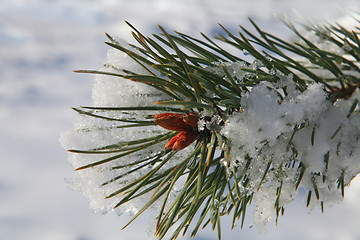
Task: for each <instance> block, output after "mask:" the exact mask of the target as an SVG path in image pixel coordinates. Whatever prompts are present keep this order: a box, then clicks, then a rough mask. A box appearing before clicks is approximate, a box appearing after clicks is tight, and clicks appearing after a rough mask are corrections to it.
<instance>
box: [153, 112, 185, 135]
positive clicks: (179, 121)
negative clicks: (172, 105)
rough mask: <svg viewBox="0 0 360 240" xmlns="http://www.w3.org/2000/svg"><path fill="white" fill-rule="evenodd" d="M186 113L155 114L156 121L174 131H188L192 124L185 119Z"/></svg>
mask: <svg viewBox="0 0 360 240" xmlns="http://www.w3.org/2000/svg"><path fill="white" fill-rule="evenodd" d="M183 117H184V114H181V113H159V114H155V115H153V118H154V119H155V123H156V124H157V125H159V126H161V127H163V128H165V129H168V130H173V131H186V130H189V129H190V126H189V125H188V124H187V123H185V122H184V121H183Z"/></svg>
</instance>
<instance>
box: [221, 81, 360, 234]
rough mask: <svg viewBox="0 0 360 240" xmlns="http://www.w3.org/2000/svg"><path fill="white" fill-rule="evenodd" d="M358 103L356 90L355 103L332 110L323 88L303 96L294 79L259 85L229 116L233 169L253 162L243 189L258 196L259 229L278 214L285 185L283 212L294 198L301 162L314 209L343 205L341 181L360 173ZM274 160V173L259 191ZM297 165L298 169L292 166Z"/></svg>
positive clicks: (318, 86) (227, 130)
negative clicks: (316, 207)
mask: <svg viewBox="0 0 360 240" xmlns="http://www.w3.org/2000/svg"><path fill="white" fill-rule="evenodd" d="M280 87H281V88H283V87H285V88H286V92H287V95H283V99H281V98H280V97H279V93H281V92H282V89H281V88H280ZM359 98H360V94H359V91H356V92H355V93H354V94H353V96H352V97H351V98H350V99H348V100H340V101H338V102H336V103H335V104H333V105H332V104H331V102H330V101H328V100H327V99H326V94H325V91H324V90H323V86H322V85H321V84H317V83H313V84H311V85H309V87H308V88H307V90H305V91H304V92H300V91H298V90H297V89H296V88H295V86H294V83H293V81H292V80H291V77H284V78H283V80H282V81H281V85H276V84H274V85H269V84H265V83H264V84H263V83H260V84H259V85H257V86H255V87H253V88H252V90H251V92H249V93H245V94H243V96H242V100H241V106H242V110H241V111H239V112H236V113H234V114H232V115H231V116H230V117H229V119H228V120H227V121H226V123H225V127H224V128H223V129H222V130H221V133H222V134H223V135H224V136H225V137H227V138H229V139H230V140H231V144H232V148H231V159H230V166H236V167H239V171H242V170H243V166H245V165H246V162H247V160H246V156H247V155H248V156H249V157H250V158H252V160H251V164H250V168H249V170H248V171H247V176H248V178H249V179H250V181H249V185H248V186H247V187H246V188H244V187H243V185H240V187H243V191H245V192H255V195H254V198H255V206H256V207H255V213H254V214H255V216H254V222H255V224H258V225H259V227H260V229H261V228H262V226H264V225H265V223H266V222H267V221H269V220H270V219H271V217H273V216H274V215H275V210H274V204H275V200H276V190H277V188H278V187H280V185H281V195H280V199H279V202H280V204H279V206H280V207H283V206H286V205H287V204H288V203H290V202H291V201H292V200H294V199H295V196H296V194H297V191H296V189H295V186H296V184H297V181H298V179H299V171H297V170H298V166H299V163H300V162H301V163H302V164H303V166H304V167H305V173H304V175H303V178H302V181H301V183H300V185H299V187H300V188H304V189H305V190H308V191H312V193H313V195H312V200H311V202H310V208H312V207H314V206H318V205H319V204H320V202H323V204H325V205H332V204H334V203H336V202H339V201H341V199H342V196H341V192H340V190H339V189H338V184H339V181H340V176H342V175H343V176H344V185H347V184H349V183H350V181H351V180H352V179H353V178H354V177H355V176H356V175H357V174H358V173H359V172H360V162H359V156H360V155H359V154H360V151H359V148H358V146H359V137H360V117H359V113H358V112H356V113H355V112H354V113H353V114H351V115H349V110H350V108H351V105H352V103H353V102H354V101H355V99H359ZM295 128H297V130H296V131H295V130H294V129H295ZM339 128H340V130H339ZM294 131H295V132H294ZM292 135H293V137H292ZM312 139H313V140H312ZM327 154H328V156H329V159H328V160H327V163H326V160H325V159H327V158H326V157H325V156H326V155H327ZM269 161H271V168H270V171H269V172H268V174H267V175H266V178H265V181H264V183H263V185H262V187H261V188H260V189H259V190H258V187H259V184H260V182H261V180H262V177H263V176H264V172H265V171H266V167H267V165H268V163H269ZM293 164H294V166H295V167H289V166H291V165H293ZM323 176H325V177H326V179H325V182H324V181H323ZM314 184H316V186H317V189H318V192H319V199H316V197H315V194H314V192H315V189H314V188H315V187H314Z"/></svg>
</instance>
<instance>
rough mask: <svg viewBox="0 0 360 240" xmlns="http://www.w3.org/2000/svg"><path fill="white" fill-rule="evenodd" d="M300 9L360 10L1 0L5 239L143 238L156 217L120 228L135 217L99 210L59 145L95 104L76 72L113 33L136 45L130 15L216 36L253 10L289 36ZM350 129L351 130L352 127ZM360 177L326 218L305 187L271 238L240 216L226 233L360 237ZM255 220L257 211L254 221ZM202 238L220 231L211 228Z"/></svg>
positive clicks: (279, 4)
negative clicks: (72, 185)
mask: <svg viewBox="0 0 360 240" xmlns="http://www.w3.org/2000/svg"><path fill="white" fill-rule="evenodd" d="M338 6H340V10H339V7H338ZM292 8H295V9H296V10H297V11H298V12H299V13H300V14H301V15H302V16H305V17H310V16H312V17H315V18H317V19H318V18H326V19H330V20H334V19H338V18H340V17H343V16H345V15H346V14H347V13H346V12H343V11H342V10H341V8H344V9H350V10H359V6H358V2H357V0H346V1H343V0H334V1H325V0H321V1H316V2H315V1H305V2H304V1H275V0H266V1H259V0H257V1H249V2H246V3H244V2H240V1H200V0H197V1H194V0H188V1H161V0H152V1H141V0H133V1H113V0H102V1H90V0H79V1H69V0H67V1H56V0H52V1H50V0H49V1H46V0H3V1H1V5H0V59H1V65H0V111H1V114H0V121H1V123H2V124H1V127H0V139H1V145H0V152H1V155H2V167H1V170H0V192H1V200H0V203H1V204H0V237H1V239H9V240H17V239H29V240H42V239H44V240H45V239H46V240H47V239H59V240H60V239H61V240H62V239H73V240H84V239H94V240H98V239H99V240H100V239H130V240H132V239H133V240H135V239H144V234H146V229H147V227H148V225H149V223H148V222H147V221H148V219H147V218H144V219H145V220H140V221H138V222H134V225H132V226H130V227H129V229H128V230H125V231H122V232H121V231H119V229H120V228H121V227H122V226H123V225H124V224H126V223H127V221H128V220H129V218H128V216H125V215H124V216H120V217H118V216H117V215H111V214H110V215H106V216H102V215H100V214H93V213H92V211H91V210H90V209H89V202H88V200H87V199H85V198H84V197H82V196H80V194H78V192H74V191H70V190H69V189H68V187H67V184H66V183H65V181H64V178H70V177H73V174H74V173H73V167H72V166H70V165H69V164H68V162H67V160H66V159H67V154H66V152H65V151H64V150H63V148H62V147H61V146H59V143H58V138H59V134H60V133H61V132H63V131H66V130H69V129H71V128H72V127H73V126H74V124H73V122H72V120H73V118H74V117H75V116H76V115H77V114H76V113H74V112H72V110H71V109H70V108H69V107H73V106H75V107H76V106H79V105H90V103H91V89H92V86H93V82H92V79H93V76H86V75H79V74H74V73H72V72H71V70H73V69H98V68H99V67H98V66H99V63H100V62H101V61H102V60H103V59H105V54H106V51H107V49H108V48H107V47H106V46H105V44H103V41H104V40H106V39H105V37H104V34H103V33H104V32H109V33H110V34H112V35H120V36H121V37H122V38H124V39H126V40H127V41H131V33H130V29H129V28H128V27H127V26H126V25H125V24H124V23H123V20H125V19H126V20H128V21H130V22H131V23H132V24H134V25H135V26H136V27H138V28H139V30H141V31H142V32H144V34H150V33H152V32H156V31H158V30H157V29H156V24H161V25H163V26H165V27H167V28H170V29H175V30H179V31H182V32H184V33H186V34H189V35H195V36H196V35H197V34H198V32H200V31H202V32H204V33H207V34H209V35H214V33H215V32H217V31H219V27H218V26H217V23H218V22H221V23H222V24H224V26H226V27H228V28H229V29H231V30H234V31H235V30H238V24H243V25H245V26H249V24H248V22H247V19H246V17H247V16H251V17H253V18H255V19H256V21H257V23H258V24H259V25H260V26H262V27H265V28H266V29H267V30H268V31H269V32H272V33H274V34H277V35H280V36H282V37H285V36H287V34H288V32H286V31H284V29H285V27H283V25H281V24H280V23H279V22H278V21H276V20H275V19H274V18H272V16H271V15H272V13H277V14H279V15H282V13H283V12H288V13H290V14H291V9H292ZM319 9H321V12H319ZM343 19H345V20H343ZM343 19H342V20H341V21H345V22H349V21H348V19H346V18H343ZM241 54H242V53H241ZM334 114H335V113H334ZM75 121H76V120H75ZM89 124H91V123H89ZM80 127H81V126H79V128H80ZM343 130H344V134H345V132H346V131H349V132H351V128H350V127H349V128H348V129H347V130H346V129H343ZM319 137H320V136H319ZM76 142H79V141H76ZM84 144H85V143H84ZM345 161H348V160H347V159H345ZM358 179H359V178H356V179H355V180H353V181H352V182H351V184H350V186H349V187H347V188H346V192H345V196H346V197H345V199H344V201H343V202H342V203H341V204H338V205H335V206H333V207H332V208H325V213H324V214H320V213H319V212H318V211H313V212H312V214H310V215H308V214H307V213H306V209H305V207H304V203H303V202H302V199H301V197H302V196H303V195H304V193H301V192H300V193H298V195H300V196H297V198H296V199H295V200H294V201H293V203H292V204H289V205H288V207H287V209H288V210H286V212H285V216H284V217H281V218H280V219H279V224H278V227H275V226H274V224H270V225H268V231H267V233H266V234H265V235H259V234H258V232H257V231H256V230H254V228H252V229H248V228H244V229H243V230H242V231H240V230H239V229H235V230H233V231H231V230H230V227H228V226H230V222H231V219H226V218H225V219H224V220H223V221H222V223H223V231H222V233H223V239H236V238H239V237H240V238H245V239H320V240H321V239H358V238H359V237H360V232H359V228H358V216H359V214H360V212H359V208H358V205H359V197H358V196H359V193H358V192H359V189H360V188H359V180H358ZM95 207H96V206H95ZM250 223H251V219H250V217H249V218H247V220H246V221H245V226H249V224H250ZM184 239H188V238H187V237H185V238H184ZM197 239H216V236H215V235H214V233H213V232H212V231H210V230H209V229H207V230H204V231H201V232H199V234H198V237H197Z"/></svg>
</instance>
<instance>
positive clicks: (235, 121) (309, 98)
mask: <svg viewBox="0 0 360 240" xmlns="http://www.w3.org/2000/svg"><path fill="white" fill-rule="evenodd" d="M119 41H120V42H121V40H119ZM121 43H122V45H123V46H126V43H125V42H121ZM132 50H133V51H134V49H132ZM221 64H225V63H219V65H221ZM225 66H226V67H227V68H228V69H231V70H232V72H234V73H235V74H237V77H238V79H241V78H242V77H244V74H246V73H244V72H241V71H239V70H238V69H239V68H243V67H245V65H244V63H242V62H236V63H232V64H225ZM258 67H261V63H258V62H254V63H253V64H252V65H251V66H250V68H252V69H256V68H258ZM122 69H126V70H129V71H132V72H136V73H139V74H147V72H146V71H145V70H144V69H143V68H142V67H141V66H139V65H138V64H137V63H136V62H134V61H133V60H132V59H131V58H130V57H128V56H127V55H126V54H125V53H122V52H121V51H118V50H115V49H111V50H109V52H108V55H107V59H106V61H105V63H104V66H103V68H102V69H100V70H101V71H111V72H115V73H123V72H122ZM219 69H220V67H214V68H213V69H211V71H213V72H214V73H217V71H218V70H219ZM236 71H238V72H236ZM274 74H276V73H274ZM284 89H285V91H284ZM326 98H327V94H326V92H325V91H324V87H323V85H321V84H318V83H312V84H310V85H309V86H308V88H307V89H306V90H305V91H303V92H301V91H299V90H298V88H297V87H296V86H295V84H294V82H293V80H292V76H291V75H290V76H281V80H280V81H278V82H276V83H268V82H267V83H259V84H258V85H256V86H255V87H253V88H252V89H251V91H250V92H246V93H243V94H242V96H241V108H240V110H239V111H237V112H234V113H233V114H232V115H231V116H230V117H229V118H228V119H227V120H226V121H225V125H224V126H223V127H222V128H220V126H219V123H220V122H221V121H222V119H221V118H220V117H219V116H217V115H212V116H211V113H209V112H203V113H202V115H204V116H211V119H212V120H211V122H208V123H207V124H205V125H204V124H202V123H199V130H200V131H201V130H204V128H208V129H212V130H213V129H215V130H217V131H220V133H221V134H222V135H223V136H224V137H226V138H228V139H229V140H230V142H231V158H230V159H229V162H227V165H226V166H224V167H230V169H231V168H232V167H233V166H236V167H237V169H238V171H239V172H241V171H244V168H245V165H246V164H247V159H249V157H250V158H251V159H252V160H251V164H250V167H249V169H248V170H247V177H248V179H249V180H250V181H249V184H248V185H247V186H243V184H242V183H239V187H240V190H241V191H242V192H243V193H251V192H254V202H255V203H254V205H255V209H254V218H253V221H254V224H255V225H257V226H258V228H259V229H260V230H263V229H264V227H265V225H266V223H267V222H268V221H270V219H271V218H272V217H274V216H275V215H276V212H275V209H274V204H275V200H276V199H277V196H276V193H277V191H278V189H279V188H280V186H281V195H280V198H279V200H278V201H279V204H278V206H279V207H280V208H281V207H285V206H286V205H287V204H288V203H290V202H291V201H293V200H294V199H295V197H296V195H297V189H296V187H295V186H296V185H297V183H298V180H299V177H300V176H299V169H300V167H299V166H300V163H301V164H302V167H303V168H304V170H305V171H304V174H303V177H302V181H301V182H300V185H299V186H298V187H299V188H302V189H304V190H306V191H312V199H311V202H310V209H312V208H313V207H315V206H318V205H319V204H324V205H332V204H334V203H337V202H339V201H341V200H342V196H341V190H340V189H341V188H339V186H340V185H339V183H340V181H342V180H341V179H342V177H343V183H344V185H348V184H349V183H350V181H351V180H352V179H353V178H354V177H355V176H356V175H357V174H358V173H359V172H360V162H359V160H358V159H359V156H360V150H359V148H358V147H357V146H358V145H359V137H360V117H359V116H360V115H359V109H358V108H356V109H355V110H354V112H353V113H352V114H349V110H350V108H351V106H352V104H353V102H354V101H355V100H356V99H359V98H360V93H359V91H358V90H357V91H355V93H354V94H353V95H352V97H351V98H350V99H348V100H338V101H337V102H335V103H334V104H332V103H331V102H330V101H329V100H327V99H326ZM165 99H167V96H165V95H164V94H163V93H161V92H159V91H157V90H156V89H154V88H152V87H149V86H147V85H145V84H141V83H135V82H132V81H129V80H126V79H122V78H116V77H112V76H104V75H98V76H97V77H96V79H95V83H94V87H93V105H94V106H112V107H115V106H121V107H127V106H132V107H133V106H151V105H153V104H154V102H156V101H161V100H165ZM107 114H108V116H109V117H118V118H119V117H121V113H119V112H116V111H114V112H108V113H107ZM123 114H124V113H123ZM151 114H154V112H144V111H141V112H136V113H132V116H133V117H134V118H136V119H141V118H144V117H146V116H149V115H151ZM126 116H127V117H128V115H126ZM200 128H201V129H200ZM164 132H166V130H164V129H162V128H160V127H158V126H148V127H140V128H123V129H119V128H115V127H114V125H113V123H112V122H107V121H103V120H99V119H94V118H91V117H86V116H78V117H77V119H76V120H75V123H74V130H73V131H70V132H67V133H65V134H64V135H63V136H62V138H61V142H62V144H63V146H64V148H66V149H93V148H98V147H102V146H105V145H109V144H114V143H118V142H121V141H130V140H135V139H139V136H140V137H141V138H146V137H150V136H154V135H157V134H160V133H164ZM99 144H101V145H102V146H99ZM163 146H164V143H159V144H156V145H154V146H151V147H149V148H146V149H145V150H142V151H139V152H137V153H135V154H131V155H129V156H126V157H125V158H120V159H119V160H115V161H111V162H110V163H106V164H103V165H100V166H96V167H93V168H89V169H85V170H80V171H77V172H76V173H75V176H74V178H73V179H72V180H70V181H69V184H70V185H71V186H72V188H74V189H76V190H78V191H80V192H81V193H82V194H83V195H85V196H86V197H87V198H89V199H90V205H91V208H92V209H94V210H95V211H99V212H102V213H107V212H109V211H113V207H114V206H115V205H116V204H117V203H118V202H119V201H120V200H121V198H122V196H120V195H117V196H115V197H111V198H109V199H106V198H105V197H106V196H108V195H109V194H111V193H113V192H115V191H117V190H118V189H120V188H121V187H123V186H125V185H126V184H128V183H130V182H132V181H133V180H136V179H138V178H139V177H140V176H143V175H144V174H146V173H147V172H149V171H151V170H152V169H153V167H149V168H146V169H142V170H140V171H136V172H134V173H131V174H129V175H127V176H126V177H124V178H123V179H122V180H121V181H119V180H118V181H114V182H112V183H110V184H107V185H105V186H103V187H99V186H101V184H103V183H104V182H107V181H108V180H109V179H112V178H114V177H116V176H118V175H121V174H123V173H126V172H127V171H129V170H130V169H131V168H130V167H127V168H122V169H112V167H114V166H118V165H122V164H124V163H130V162H133V161H136V160H139V159H143V158H146V157H148V156H151V155H154V154H155V153H157V152H159V151H161V150H162V149H163ZM191 151H192V148H191V147H188V148H186V149H184V150H182V151H179V152H178V153H177V154H176V155H175V157H174V158H173V159H172V160H171V161H170V162H168V163H167V164H166V165H165V166H164V169H168V168H169V167H172V166H176V165H177V164H179V163H180V162H181V161H182V160H183V159H184V157H185V156H188V155H189V154H190V152H191ZM111 156H114V154H108V155H100V156H99V155H87V154H86V155H82V154H71V155H70V158H69V159H70V162H71V163H72V164H73V166H74V167H75V168H78V167H81V166H84V165H86V164H89V163H92V162H95V161H99V160H101V159H104V158H106V157H111ZM269 162H271V167H270V170H269V171H268V172H267V175H266V177H265V179H263V176H264V173H265V172H266V168H267V166H268V164H269ZM155 167H156V166H155ZM260 183H261V184H262V185H261V187H260V188H259V185H260ZM177 189H181V181H179V182H178V183H177V185H175V187H174V190H173V194H172V196H170V198H169V202H170V201H171V200H172V199H173V198H172V197H174V196H175V194H176V191H177ZM315 192H318V193H319V195H318V196H316V194H315ZM151 194H152V192H150V193H148V194H145V195H144V196H142V197H140V198H137V199H134V200H132V201H130V202H128V203H127V204H125V205H122V206H120V207H119V208H117V209H116V211H117V212H118V213H124V212H129V213H130V214H132V215H133V214H135V213H137V212H138V211H139V209H141V208H142V207H143V205H144V204H145V203H146V202H147V201H148V199H149V197H150V196H151ZM317 197H318V199H317ZM305 200H306V199H305ZM160 203H161V201H158V202H157V204H154V205H153V208H155V209H156V208H159V204H160Z"/></svg>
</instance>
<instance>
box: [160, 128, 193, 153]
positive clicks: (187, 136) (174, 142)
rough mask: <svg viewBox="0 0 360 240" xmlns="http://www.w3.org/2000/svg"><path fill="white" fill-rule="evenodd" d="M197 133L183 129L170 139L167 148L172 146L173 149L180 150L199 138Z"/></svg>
mask: <svg viewBox="0 0 360 240" xmlns="http://www.w3.org/2000/svg"><path fill="white" fill-rule="evenodd" d="M197 137H198V136H197V134H196V133H195V132H193V131H188V132H186V131H183V132H180V133H178V134H177V135H175V136H174V137H173V138H172V139H170V141H169V142H168V143H167V144H166V145H165V149H170V148H172V150H173V151H179V150H181V149H184V148H186V147H187V146H189V145H190V144H191V143H192V142H194V141H195V140H196V139H197Z"/></svg>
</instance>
